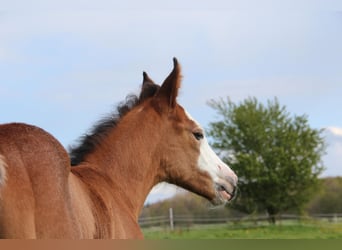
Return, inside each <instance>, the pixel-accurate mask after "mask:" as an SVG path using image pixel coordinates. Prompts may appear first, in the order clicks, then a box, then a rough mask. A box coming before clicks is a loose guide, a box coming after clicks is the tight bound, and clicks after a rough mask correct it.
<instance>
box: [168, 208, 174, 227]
mask: <svg viewBox="0 0 342 250" xmlns="http://www.w3.org/2000/svg"><path fill="white" fill-rule="evenodd" d="M169 219H170V229H171V231H173V229H174V224H173V209H172V207H170V209H169Z"/></svg>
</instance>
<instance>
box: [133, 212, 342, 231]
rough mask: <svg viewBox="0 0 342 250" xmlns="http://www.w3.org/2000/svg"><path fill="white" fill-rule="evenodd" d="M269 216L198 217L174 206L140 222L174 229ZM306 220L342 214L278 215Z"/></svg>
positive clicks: (336, 217)
mask: <svg viewBox="0 0 342 250" xmlns="http://www.w3.org/2000/svg"><path fill="white" fill-rule="evenodd" d="M268 220H269V218H268V216H266V215H265V216H264V215H246V216H240V217H212V216H211V217H196V216H193V215H177V214H174V213H173V210H172V208H170V210H169V214H168V215H164V216H154V217H140V218H139V224H140V226H141V227H143V228H147V227H163V228H169V229H170V230H173V229H174V228H175V227H191V226H195V225H208V224H229V223H231V224H239V223H246V222H250V223H253V224H256V225H257V224H259V223H263V222H267V221H268ZM289 220H292V221H304V220H325V221H330V222H340V221H342V214H338V213H336V214H312V215H309V216H301V215H293V214H283V215H279V216H278V217H277V221H278V222H283V221H289Z"/></svg>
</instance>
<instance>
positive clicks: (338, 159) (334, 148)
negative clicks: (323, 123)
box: [323, 126, 342, 176]
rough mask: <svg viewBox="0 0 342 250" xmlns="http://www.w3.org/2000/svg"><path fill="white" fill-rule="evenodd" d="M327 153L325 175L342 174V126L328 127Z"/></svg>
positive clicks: (326, 136) (324, 159) (324, 158)
mask: <svg viewBox="0 0 342 250" xmlns="http://www.w3.org/2000/svg"><path fill="white" fill-rule="evenodd" d="M325 140H326V143H327V155H325V156H324V157H323V161H324V164H325V166H326V168H327V169H326V170H325V172H324V173H323V176H342V128H340V127H333V126H331V127H327V128H326V130H325Z"/></svg>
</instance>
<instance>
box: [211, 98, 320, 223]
mask: <svg viewBox="0 0 342 250" xmlns="http://www.w3.org/2000/svg"><path fill="white" fill-rule="evenodd" d="M209 106H211V107H212V108H214V109H215V110H216V111H217V112H218V114H219V115H220V117H221V121H218V122H213V123H211V124H210V125H209V129H208V134H209V135H210V136H211V137H212V139H213V147H214V148H215V149H216V150H217V151H218V153H220V154H221V156H222V157H223V159H224V161H225V162H226V163H227V164H228V165H229V166H231V167H232V169H234V171H235V172H236V173H237V175H238V176H239V190H240V192H239V195H238V198H237V200H236V201H234V202H233V206H234V207H235V208H237V209H239V210H241V211H244V212H247V213H257V212H259V213H260V212H266V213H267V214H268V216H269V220H270V222H271V223H275V222H276V218H277V216H278V215H280V214H281V213H284V212H287V211H296V212H302V211H303V209H304V207H305V204H306V203H307V202H308V201H309V200H310V198H311V197H312V195H313V194H314V193H315V190H316V189H317V187H318V186H319V185H318V184H319V181H318V175H319V174H320V173H321V172H322V171H323V169H324V167H323V164H322V161H321V157H322V155H323V154H324V152H325V145H324V139H323V137H322V135H321V134H322V132H323V131H322V130H317V129H313V128H311V127H310V126H309V124H308V119H307V116H305V115H302V116H296V115H292V116H291V115H290V113H289V112H287V111H286V107H285V106H281V105H280V104H279V102H278V100H277V99H276V98H275V99H274V100H269V101H268V102H267V105H264V104H262V103H261V102H259V101H258V100H257V99H256V98H248V99H246V100H244V101H243V102H241V103H240V104H238V105H237V104H234V103H233V102H232V101H231V100H230V99H229V98H227V99H226V100H225V99H220V100H218V101H214V100H212V101H211V102H209Z"/></svg>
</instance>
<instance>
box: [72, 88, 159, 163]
mask: <svg viewBox="0 0 342 250" xmlns="http://www.w3.org/2000/svg"><path fill="white" fill-rule="evenodd" d="M158 89H159V86H158V85H156V84H144V85H143V88H142V91H141V93H140V95H139V96H136V95H128V96H127V97H126V99H125V100H124V101H123V102H120V103H119V105H118V106H117V107H116V110H115V112H113V113H112V114H110V115H108V116H107V117H105V118H103V119H101V120H100V121H98V122H97V123H96V124H95V125H94V126H93V128H92V129H91V130H90V132H89V133H86V134H84V135H83V136H81V137H80V138H79V139H78V142H77V144H76V145H72V146H70V147H69V156H70V161H71V166H76V165H78V164H80V163H81V162H83V161H84V160H85V157H86V156H87V155H88V154H90V153H92V152H93V151H94V149H95V148H96V147H97V146H98V145H99V144H101V142H102V140H103V138H105V137H106V136H107V135H108V134H109V132H110V131H111V130H112V129H113V128H115V127H116V126H117V124H118V123H119V121H120V120H121V118H122V117H123V116H124V115H126V114H127V113H128V112H129V111H131V110H132V109H133V108H134V107H136V106H137V105H139V104H140V103H142V102H143V101H144V100H146V99H147V98H149V97H152V96H154V95H155V94H156V92H157V91H158Z"/></svg>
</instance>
